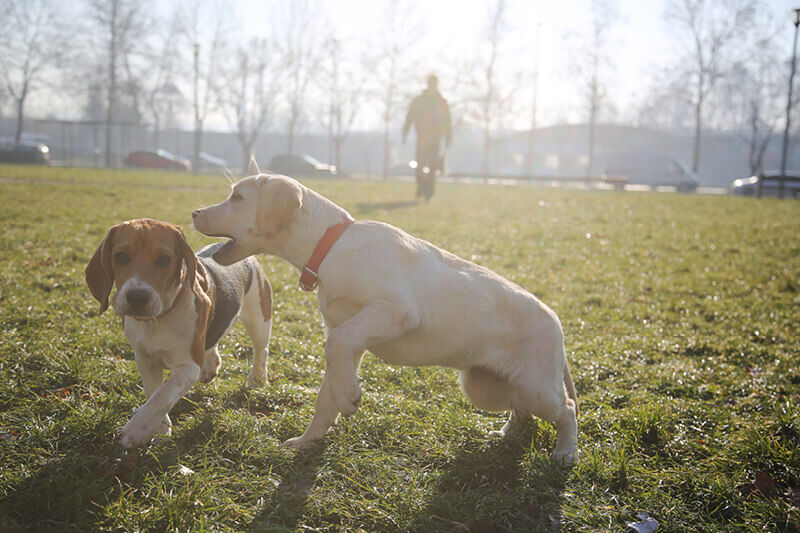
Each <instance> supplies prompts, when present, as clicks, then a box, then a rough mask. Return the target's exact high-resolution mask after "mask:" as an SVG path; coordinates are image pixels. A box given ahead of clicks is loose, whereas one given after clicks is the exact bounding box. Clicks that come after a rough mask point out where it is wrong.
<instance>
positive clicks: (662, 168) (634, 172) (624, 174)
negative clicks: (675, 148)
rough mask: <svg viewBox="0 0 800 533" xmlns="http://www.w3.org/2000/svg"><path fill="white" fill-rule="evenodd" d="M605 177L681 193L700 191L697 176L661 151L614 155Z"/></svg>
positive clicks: (607, 160)
mask: <svg viewBox="0 0 800 533" xmlns="http://www.w3.org/2000/svg"><path fill="white" fill-rule="evenodd" d="M605 175H606V176H609V177H612V178H625V179H627V182H628V183H632V184H637V185H649V186H651V187H663V186H666V187H675V189H677V190H678V192H694V191H696V190H697V185H698V177H697V174H695V173H694V172H692V171H691V170H690V169H689V168H687V167H686V166H685V165H684V164H683V163H681V162H680V161H678V160H676V159H674V158H672V157H670V156H668V155H666V154H663V153H660V152H645V151H630V152H615V153H612V154H609V155H608V156H607V158H606V171H605Z"/></svg>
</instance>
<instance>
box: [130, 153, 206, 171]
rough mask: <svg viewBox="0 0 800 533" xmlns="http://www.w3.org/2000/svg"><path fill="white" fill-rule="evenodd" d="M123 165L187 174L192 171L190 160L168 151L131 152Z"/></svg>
mask: <svg viewBox="0 0 800 533" xmlns="http://www.w3.org/2000/svg"><path fill="white" fill-rule="evenodd" d="M123 163H124V164H125V166H126V167H131V168H164V169H168V170H183V171H185V172H189V171H190V170H191V169H192V166H191V163H190V162H189V160H188V159H184V158H182V157H178V156H176V155H174V154H171V153H169V152H167V151H166V150H156V151H155V152H131V153H129V154H128V157H126V158H125V160H124V161H123Z"/></svg>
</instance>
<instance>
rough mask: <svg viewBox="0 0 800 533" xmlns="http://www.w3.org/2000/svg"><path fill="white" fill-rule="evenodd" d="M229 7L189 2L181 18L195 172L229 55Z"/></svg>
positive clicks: (195, 0) (207, 1)
mask: <svg viewBox="0 0 800 533" xmlns="http://www.w3.org/2000/svg"><path fill="white" fill-rule="evenodd" d="M228 11H230V7H229V6H227V4H226V3H224V2H222V1H218V0H187V1H186V3H184V4H183V6H182V9H181V14H180V20H181V22H180V27H181V35H182V37H183V39H182V46H183V47H184V49H188V50H190V51H191V52H190V54H188V55H190V57H192V71H191V72H192V74H191V82H192V111H193V114H194V139H193V143H192V145H193V157H192V169H193V172H195V173H197V171H198V169H199V167H200V152H201V151H202V150H203V123H204V122H205V120H206V117H207V116H208V113H209V111H210V110H211V109H212V106H213V105H214V104H215V103H216V99H215V98H214V95H215V94H216V83H217V81H218V79H219V73H218V69H219V66H220V64H221V62H222V58H223V57H224V55H225V53H226V48H227V40H226V34H227V32H228V29H227V27H226V21H227V20H230V18H229V16H228Z"/></svg>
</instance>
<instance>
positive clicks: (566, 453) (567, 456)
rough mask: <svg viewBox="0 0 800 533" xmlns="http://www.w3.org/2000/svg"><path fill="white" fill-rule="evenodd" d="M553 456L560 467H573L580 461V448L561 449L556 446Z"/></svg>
mask: <svg viewBox="0 0 800 533" xmlns="http://www.w3.org/2000/svg"><path fill="white" fill-rule="evenodd" d="M551 457H552V458H553V461H555V462H556V463H558V465H559V466H560V467H562V468H572V467H573V466H575V464H576V463H577V462H578V450H577V449H576V448H567V449H559V448H558V447H556V449H555V450H553V454H552V455H551Z"/></svg>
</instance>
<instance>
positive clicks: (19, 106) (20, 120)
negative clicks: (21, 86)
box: [14, 97, 25, 143]
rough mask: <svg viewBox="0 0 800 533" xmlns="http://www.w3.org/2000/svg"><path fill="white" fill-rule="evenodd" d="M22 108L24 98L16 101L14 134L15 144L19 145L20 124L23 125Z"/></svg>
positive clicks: (20, 135)
mask: <svg viewBox="0 0 800 533" xmlns="http://www.w3.org/2000/svg"><path fill="white" fill-rule="evenodd" d="M24 106H25V99H24V97H20V98H19V99H17V132H16V133H15V134H14V142H15V143H19V142H20V141H21V140H22V123H23V112H24Z"/></svg>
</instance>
